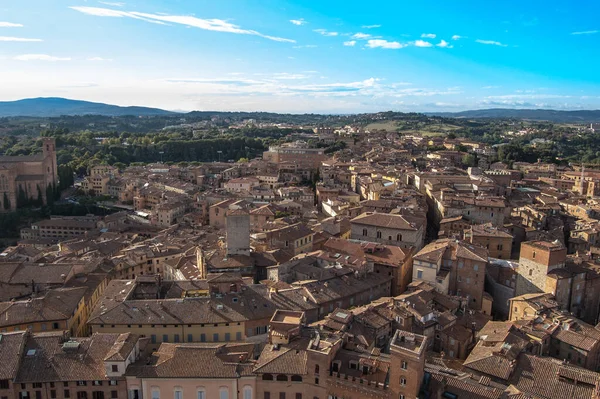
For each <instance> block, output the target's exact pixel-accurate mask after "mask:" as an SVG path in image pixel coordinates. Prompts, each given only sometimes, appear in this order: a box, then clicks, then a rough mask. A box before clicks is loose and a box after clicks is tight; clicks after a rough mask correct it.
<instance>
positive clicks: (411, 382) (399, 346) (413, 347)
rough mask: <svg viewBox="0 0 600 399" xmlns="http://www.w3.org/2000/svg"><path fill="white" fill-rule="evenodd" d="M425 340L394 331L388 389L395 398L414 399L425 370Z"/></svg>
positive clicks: (414, 335)
mask: <svg viewBox="0 0 600 399" xmlns="http://www.w3.org/2000/svg"><path fill="white" fill-rule="evenodd" d="M426 351H427V338H426V337H424V336H422V335H419V334H413V333H410V332H407V331H402V330H396V333H395V334H394V337H393V338H392V341H391V343H390V352H391V365H390V389H391V390H392V391H393V392H394V394H396V395H398V396H396V397H400V398H406V399H409V398H410V399H412V398H414V399H416V398H417V397H418V395H419V391H420V389H421V382H422V381H423V374H424V369H425V354H426Z"/></svg>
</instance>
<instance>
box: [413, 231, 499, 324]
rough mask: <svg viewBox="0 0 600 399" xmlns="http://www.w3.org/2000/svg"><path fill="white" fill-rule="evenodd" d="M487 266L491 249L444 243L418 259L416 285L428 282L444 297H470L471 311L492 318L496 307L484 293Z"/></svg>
mask: <svg viewBox="0 0 600 399" xmlns="http://www.w3.org/2000/svg"><path fill="white" fill-rule="evenodd" d="M487 263H488V252H487V249H485V248H483V247H479V246H476V245H471V244H467V243H464V242H461V241H458V240H452V239H440V240H437V241H434V242H432V243H431V244H428V245H426V246H425V247H424V248H423V249H422V250H420V251H419V252H418V253H417V254H416V255H415V256H414V258H413V281H425V282H427V283H429V284H431V285H432V286H433V287H435V289H436V290H437V291H439V292H441V293H443V294H447V295H456V296H462V297H467V298H468V299H469V307H470V308H473V309H477V310H480V309H485V310H486V311H487V314H490V311H491V305H492V304H491V303H489V298H487V297H486V296H484V293H483V288H484V283H485V271H486V266H487ZM488 308H489V309H488Z"/></svg>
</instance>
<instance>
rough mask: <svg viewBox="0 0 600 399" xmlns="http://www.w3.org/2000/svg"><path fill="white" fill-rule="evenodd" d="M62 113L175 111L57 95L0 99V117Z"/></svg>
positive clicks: (55, 114) (163, 112) (102, 113)
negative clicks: (123, 105)
mask: <svg viewBox="0 0 600 399" xmlns="http://www.w3.org/2000/svg"><path fill="white" fill-rule="evenodd" d="M62 115H105V116H124V115H135V116H153V115H176V113H175V112H170V111H165V110H162V109H158V108H148V107H120V106H118V105H110V104H103V103H94V102H90V101H80V100H69V99H66V98H59V97H39V98H27V99H23V100H17V101H0V117H5V116H34V117H43V118H47V117H56V116H62Z"/></svg>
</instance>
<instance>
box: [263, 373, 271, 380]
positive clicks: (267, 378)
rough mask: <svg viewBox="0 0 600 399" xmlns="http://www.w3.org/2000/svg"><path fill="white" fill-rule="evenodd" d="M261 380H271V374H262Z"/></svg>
mask: <svg viewBox="0 0 600 399" xmlns="http://www.w3.org/2000/svg"><path fill="white" fill-rule="evenodd" d="M262 379H263V381H273V374H263V376H262Z"/></svg>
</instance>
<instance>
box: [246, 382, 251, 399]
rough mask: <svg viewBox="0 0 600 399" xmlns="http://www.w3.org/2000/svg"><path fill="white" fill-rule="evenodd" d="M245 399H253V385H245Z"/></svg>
mask: <svg viewBox="0 0 600 399" xmlns="http://www.w3.org/2000/svg"><path fill="white" fill-rule="evenodd" d="M244 399H252V387H251V386H250V385H246V386H245V387H244Z"/></svg>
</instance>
